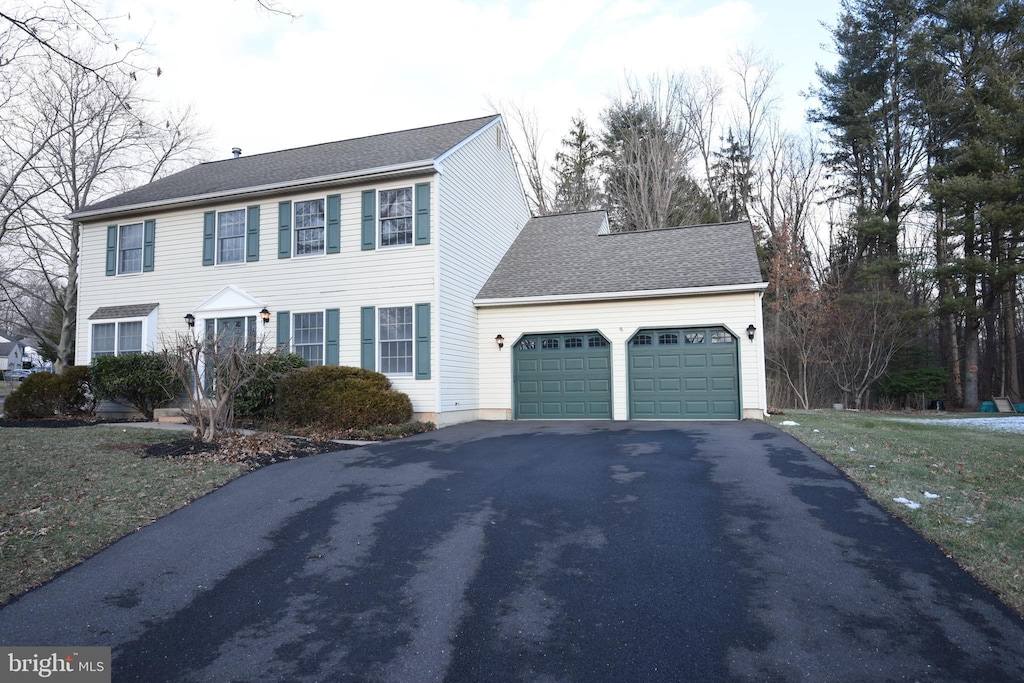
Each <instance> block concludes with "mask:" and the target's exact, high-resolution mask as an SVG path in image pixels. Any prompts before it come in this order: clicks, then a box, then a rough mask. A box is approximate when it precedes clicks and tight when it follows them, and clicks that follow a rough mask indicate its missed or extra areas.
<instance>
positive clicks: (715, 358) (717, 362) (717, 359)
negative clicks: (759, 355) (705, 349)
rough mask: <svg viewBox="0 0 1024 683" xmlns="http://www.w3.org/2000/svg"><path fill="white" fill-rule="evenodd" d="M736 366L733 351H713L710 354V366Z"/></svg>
mask: <svg viewBox="0 0 1024 683" xmlns="http://www.w3.org/2000/svg"><path fill="white" fill-rule="evenodd" d="M735 366H736V354H735V353H713V354H711V367H714V368H724V367H730V368H732V367H735Z"/></svg>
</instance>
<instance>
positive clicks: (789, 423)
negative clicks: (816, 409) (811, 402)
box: [779, 420, 800, 427]
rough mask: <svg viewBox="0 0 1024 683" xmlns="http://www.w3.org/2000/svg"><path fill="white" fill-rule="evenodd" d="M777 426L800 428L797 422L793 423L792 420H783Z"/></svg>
mask: <svg viewBox="0 0 1024 683" xmlns="http://www.w3.org/2000/svg"><path fill="white" fill-rule="evenodd" d="M779 424H780V425H782V426H783V427H799V426H800V423H799V422H793V421H792V420H783V421H782V422H780V423H779Z"/></svg>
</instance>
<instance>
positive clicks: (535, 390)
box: [512, 332, 612, 419]
mask: <svg viewBox="0 0 1024 683" xmlns="http://www.w3.org/2000/svg"><path fill="white" fill-rule="evenodd" d="M512 363H513V379H512V381H513V384H514V389H515V395H514V398H513V400H514V401H515V417H516V418H518V419H566V418H578V419H610V418H611V416H612V398H611V396H612V395H611V387H612V376H611V353H610V345H609V344H608V341H607V340H606V339H605V338H604V337H603V336H601V335H600V334H599V333H597V332H574V333H569V334H538V335H528V336H525V337H523V338H522V339H520V340H519V341H518V342H516V344H515V345H514V346H513V348H512Z"/></svg>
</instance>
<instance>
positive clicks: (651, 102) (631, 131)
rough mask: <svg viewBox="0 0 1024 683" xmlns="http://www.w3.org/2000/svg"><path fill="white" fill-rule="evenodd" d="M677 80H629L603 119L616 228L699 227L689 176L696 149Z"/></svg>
mask: <svg viewBox="0 0 1024 683" xmlns="http://www.w3.org/2000/svg"><path fill="white" fill-rule="evenodd" d="M682 85H683V80H682V78H681V77H679V76H676V75H669V76H666V77H665V78H664V79H662V78H658V77H652V78H650V79H649V80H648V82H647V83H646V84H641V83H639V82H637V81H636V80H633V79H630V80H629V81H628V82H627V94H626V95H625V97H619V98H616V99H615V100H613V101H612V103H611V104H610V105H609V106H608V108H607V109H606V110H605V111H604V113H603V115H602V122H603V123H604V127H605V133H604V138H603V143H604V156H605V161H604V165H603V168H604V172H605V199H606V205H607V208H608V211H609V214H610V219H611V221H612V223H613V225H614V227H615V229H616V230H620V231H633V230H651V229H654V228H664V227H669V226H675V225H686V224H692V223H699V222H701V219H702V218H703V217H704V216H705V215H706V211H705V208H706V207H705V204H706V202H705V199H704V197H703V196H702V193H701V192H700V190H699V188H698V187H697V184H696V183H695V182H694V181H693V179H692V178H691V177H690V175H689V163H690V160H691V158H692V157H693V154H694V151H695V148H694V146H693V145H692V144H691V142H690V141H689V139H688V138H687V136H686V134H685V126H684V123H683V120H682V116H681V111H680V90H681V88H682Z"/></svg>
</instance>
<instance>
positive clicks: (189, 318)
mask: <svg viewBox="0 0 1024 683" xmlns="http://www.w3.org/2000/svg"><path fill="white" fill-rule="evenodd" d="M185 324H186V325H188V326H189V327H195V326H196V317H195V316H194V315H192V314H191V313H186V314H185Z"/></svg>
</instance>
